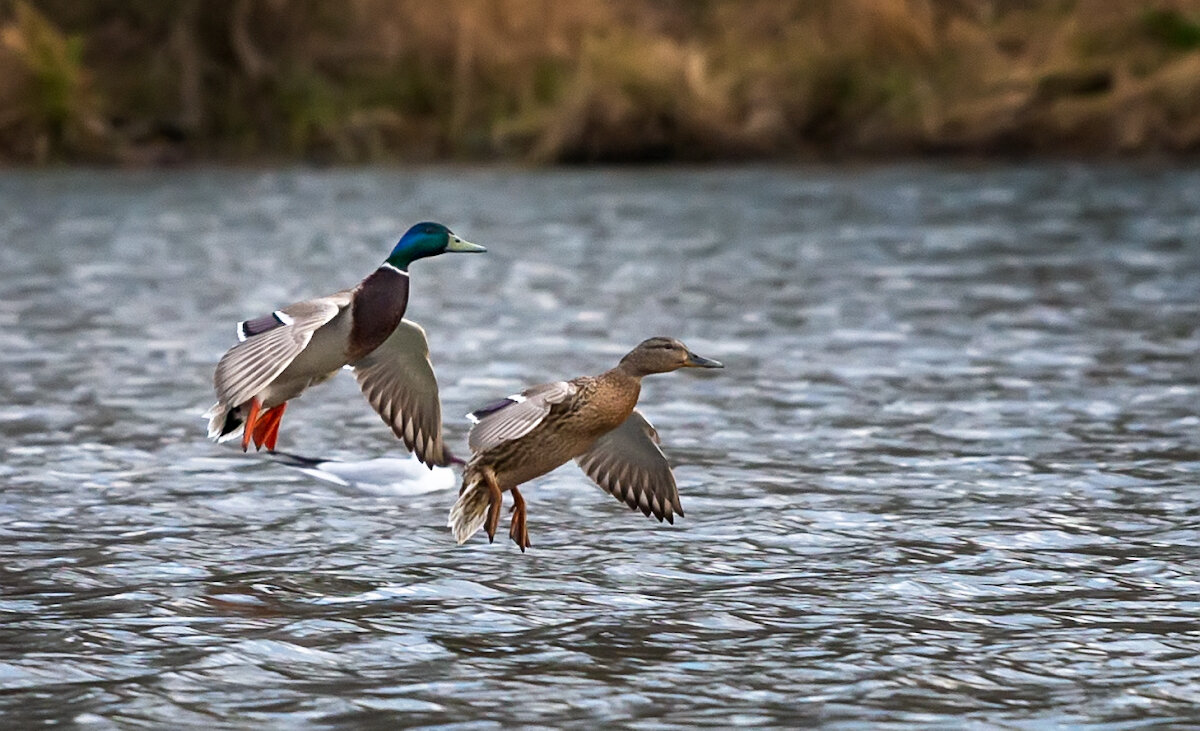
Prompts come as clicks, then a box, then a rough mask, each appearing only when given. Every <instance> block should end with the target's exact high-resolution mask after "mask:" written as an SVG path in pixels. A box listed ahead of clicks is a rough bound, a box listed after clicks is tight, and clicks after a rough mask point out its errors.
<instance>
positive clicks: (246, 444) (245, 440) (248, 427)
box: [242, 398, 262, 452]
mask: <svg viewBox="0 0 1200 731" xmlns="http://www.w3.org/2000/svg"><path fill="white" fill-rule="evenodd" d="M261 409H262V402H261V401H259V400H258V399H256V398H253V399H250V413H248V414H246V424H245V426H243V427H242V451H243V452H246V451H249V449H250V439H251V438H253V436H254V431H255V428H256V427H257V426H258V412H259V411H260V410H261Z"/></svg>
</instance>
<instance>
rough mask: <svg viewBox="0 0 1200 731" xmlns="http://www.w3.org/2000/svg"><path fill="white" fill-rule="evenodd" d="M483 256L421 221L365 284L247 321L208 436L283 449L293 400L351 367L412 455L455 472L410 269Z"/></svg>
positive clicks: (221, 368) (224, 371)
mask: <svg viewBox="0 0 1200 731" xmlns="http://www.w3.org/2000/svg"><path fill="white" fill-rule="evenodd" d="M481 251H486V249H485V248H484V247H482V246H479V245H478V244H473V243H471V242H469V241H464V240H463V239H461V238H459V237H458V236H456V235H454V234H453V233H452V232H451V231H450V229H448V228H446V227H445V226H443V225H442V224H440V223H429V222H424V223H418V224H416V225H415V226H413V227H412V228H410V229H409V230H408V231H407V232H405V234H404V236H402V237H401V238H400V241H399V242H398V243H397V244H396V246H395V247H394V248H393V249H392V252H391V253H390V254H389V255H388V257H387V259H386V260H385V261H384V262H383V263H382V264H380V265H379V268H378V269H376V270H375V271H374V272H372V273H371V274H369V275H368V276H367V278H366V279H364V280H362V281H361V282H359V283H358V284H357V285H356V286H354V287H351V288H349V289H344V290H342V291H340V292H337V293H335V294H331V295H329V296H327V297H317V298H314V299H310V300H305V301H303V302H297V303H296V304H293V305H288V306H287V307H284V308H283V309H280V310H275V311H274V312H272V313H270V314H268V315H263V316H262V317H256V318H254V319H252V320H246V321H244V322H240V323H238V326H237V338H238V343H237V344H236V345H234V346H233V347H232V348H230V349H229V350H228V351H227V352H226V353H225V355H223V356H222V357H221V360H220V362H219V363H217V371H216V374H215V375H214V376H213V384H214V385H215V386H216V390H217V403H216V404H214V405H213V407H212V408H211V409H209V410H208V412H207V413H206V414H205V416H206V417H208V419H209V423H208V436H209V437H211V438H213V439H217V440H218V441H224V440H227V439H232V438H234V437H235V436H236V435H237V430H238V429H239V428H240V429H241V430H242V450H243V451H245V450H247V449H248V448H249V446H250V442H251V441H253V442H254V446H255V448H261V447H263V446H264V445H265V446H266V448H267V449H268V450H272V451H273V450H274V449H275V444H276V441H277V440H278V438H279V423H280V421H281V420H282V419H283V412H284V410H285V409H286V408H287V402H288V401H290V400H291V399H294V398H296V397H297V396H299V395H300V394H301V393H303V392H304V390H305V389H307V388H308V387H309V386H312V385H315V384H318V383H321V382H323V381H326V380H328V379H329V378H331V377H333V375H334V374H335V373H337V372H338V370H339V369H341V368H342V367H344V366H349V367H350V368H351V369H352V370H353V371H354V376H355V378H357V379H358V385H359V387H360V388H361V389H362V392H363V395H364V396H366V397H367V401H369V402H370V403H371V406H372V408H374V409H375V411H376V412H378V413H379V415H380V416H381V417H382V418H383V420H384V422H385V423H387V425H388V426H390V427H391V429H392V431H393V432H395V434H396V436H398V437H399V438H400V439H401V440H403V441H404V445H405V446H406V447H408V448H409V450H411V451H412V452H414V453H415V454H416V455H417V457H418V458H419V459H420V460H421V461H422V462H424V463H425V464H427V465H429V466H431V467H432V466H434V465H446V464H448V463H449V462H450V461H452V460H453V457H452V456H451V455H450V453H449V451H448V450H447V449H446V448H445V446H444V445H443V443H442V413H441V405H440V403H439V401H438V388H437V380H436V378H435V377H434V375H433V365H432V364H431V363H430V361H429V344H428V342H427V341H426V339H425V331H424V330H423V329H422V328H421V326H420V325H418V324H417V323H415V322H412V321H410V320H405V319H404V311H405V310H406V309H407V307H408V276H409V275H408V267H409V265H410V264H412V263H413V262H414V261H416V260H418V259H423V258H425V257H430V256H437V255H439V254H444V253H447V252H481Z"/></svg>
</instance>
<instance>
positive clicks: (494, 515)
mask: <svg viewBox="0 0 1200 731" xmlns="http://www.w3.org/2000/svg"><path fill="white" fill-rule="evenodd" d="M483 479H484V482H485V483H486V484H487V489H488V493H490V494H489V496H488V497H489V502H488V514H487V522H486V523H484V524H483V529H484V530H485V531H487V536H488V543H491V542H492V541H494V540H495V538H496V528H497V527H498V526H499V525H500V507H501V506H502V505H503V504H504V500H503V495H504V492H503V491H502V490H501V489H500V483H499V482H497V481H496V474H495V473H494V472H492V471H491V470H484V473H483Z"/></svg>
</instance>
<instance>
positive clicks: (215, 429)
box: [204, 402, 245, 442]
mask: <svg viewBox="0 0 1200 731" xmlns="http://www.w3.org/2000/svg"><path fill="white" fill-rule="evenodd" d="M204 418H205V419H208V438H209V439H215V440H217V441H218V442H227V441H229V440H230V439H233V438H234V437H236V436H237V435H238V428H239V427H241V425H242V422H243V421H245V419H244V418H243V417H242V415H241V409H236V408H233V407H230V406H228V405H227V404H223V403H220V402H218V403H215V404H213V405H212V408H211V409H209V410H208V411H205V412H204Z"/></svg>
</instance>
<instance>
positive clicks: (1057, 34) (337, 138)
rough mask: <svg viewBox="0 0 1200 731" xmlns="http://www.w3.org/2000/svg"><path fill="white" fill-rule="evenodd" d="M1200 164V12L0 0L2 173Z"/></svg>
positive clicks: (1110, 5) (623, 0)
mask: <svg viewBox="0 0 1200 731" xmlns="http://www.w3.org/2000/svg"><path fill="white" fill-rule="evenodd" d="M1198 150H1200V2H1196V1H1195V0H1177V1H1175V2H1166V1H1163V2H1144V3H1143V2H1109V1H1106V0H1078V1H1077V2H1051V1H1049V0H1025V1H1022V2H998V1H997V2H989V1H988V0H977V1H973V0H958V1H956V2H949V1H947V2H932V1H930V0H818V1H815V2H777V1H775V0H745V1H743V2H732V1H725V0H712V1H710V2H702V3H686V2H673V3H656V2H650V0H617V1H614V2H610V3H604V4H599V3H585V2H559V3H556V2H543V1H541V0H500V1H497V2H490V3H479V2H470V1H465V2H446V3H436V4H435V3H426V2H417V1H408V2H385V1H384V0H358V1H357V2H353V3H345V4H343V3H321V2H312V1H311V0H309V1H305V0H275V1H274V2H254V1H252V0H234V1H233V2H227V3H219V4H213V3H202V2H199V1H198V0H190V1H182V2H175V3H160V2H156V1H153V0H132V1H126V2H113V1H109V0H97V1H96V2H89V3H77V2H73V1H72V0H43V1H42V2H34V3H30V2H11V3H0V160H2V161H6V162H9V163H18V164H29V163H33V164H38V163H50V162H89V163H110V164H127V165H154V164H167V163H174V162H187V161H225V162H231V161H244V160H268V161H293V160H305V161H312V162H335V163H357V162H389V161H430V160H496V159H505V160H522V161H531V162H535V163H575V162H644V161H658V160H673V161H706V160H737V159H814V158H821V159H829V158H833V159H837V158H842V157H894V156H909V155H926V154H968V155H985V156H991V155H1005V156H1008V155H1038V154H1056V155H1061V154H1071V155H1085V156H1090V155H1105V156H1110V155H1124V154H1146V153H1163V154H1177V153H1191V152H1196V151H1198Z"/></svg>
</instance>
